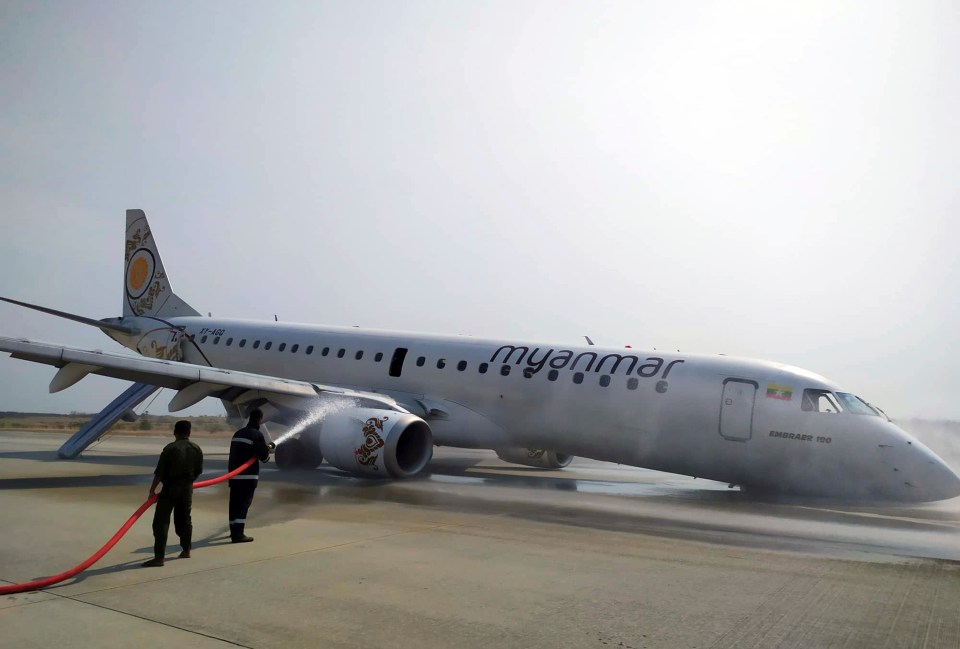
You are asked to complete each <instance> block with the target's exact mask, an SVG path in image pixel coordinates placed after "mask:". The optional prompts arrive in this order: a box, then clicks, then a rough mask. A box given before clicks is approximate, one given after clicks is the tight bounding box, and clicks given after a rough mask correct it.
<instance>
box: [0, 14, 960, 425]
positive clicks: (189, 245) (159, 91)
mask: <svg viewBox="0 0 960 649" xmlns="http://www.w3.org/2000/svg"><path fill="white" fill-rule="evenodd" d="M958 7H960V5H957V3H956V2H954V1H949V0H945V1H943V2H935V1H930V2H917V1H905V2H873V1H871V2H836V1H835V0H831V1H829V2H783V3H777V2H768V1H763V2H755V3H751V2H746V3H736V2H656V3H655V2H640V1H625V2H598V1H589V2H575V3H574V2H570V3H561V2H522V1H516V0H511V1H510V2H506V1H504V2H482V3H481V2H474V3H469V2H449V1H437V2H419V1H410V2H393V1H383V2H358V1H354V0H351V1H349V2H347V1H343V2H316V1H314V2H303V3H291V2H275V3H239V2H203V3H197V2H163V3H142V4H135V3H130V2H118V3H105V2H60V3H52V2H22V3H21V2H14V1H12V0H7V1H6V2H4V3H2V5H0V99H2V102H0V106H2V108H0V137H2V140H0V141H2V146H3V149H2V152H3V155H2V156H0V201H2V203H0V205H2V208H0V210H2V211H0V213H2V215H3V216H2V219H3V220H2V224H3V236H2V237H0V295H3V296H8V297H13V298H18V299H22V300H26V301H31V302H39V303H41V304H45V305H49V306H53V307H55V308H59V309H63V310H66V311H72V312H78V313H82V314H85V315H88V316H91V317H97V318H99V317H107V316H114V315H119V314H120V311H121V285H122V263H123V258H122V254H123V253H122V248H123V239H124V234H123V232H124V210H125V209H126V208H130V207H139V208H143V209H144V210H146V212H147V215H148V216H149V217H150V219H151V225H152V226H153V230H154V234H155V236H156V239H157V241H158V243H159V245H160V250H161V252H162V254H163V258H164V263H165V265H166V268H167V271H168V273H169V275H170V277H171V280H172V283H173V286H174V288H175V290H176V291H177V293H178V294H179V295H180V296H181V297H183V298H184V299H185V300H187V301H188V302H189V303H190V304H191V305H193V306H194V307H195V308H197V309H198V310H200V311H202V312H207V311H212V312H213V313H214V315H219V316H236V317H253V318H272V317H273V314H275V313H276V314H278V315H279V317H280V319H282V320H288V321H302V322H316V323H327V324H337V325H353V324H359V325H363V326H369V327H377V328H394V329H408V330H420V331H431V332H440V333H471V334H476V335H484V336H494V337H507V338H514V339H534V340H538V339H544V340H549V341H565V342H568V343H570V344H575V343H577V342H579V341H581V340H582V338H581V336H582V335H583V334H589V335H590V336H591V337H593V339H594V340H595V341H596V342H597V343H599V344H610V345H617V346H619V345H624V344H632V345H634V346H637V347H646V348H650V347H657V348H660V349H680V350H682V351H691V352H694V351H695V352H711V353H712V352H722V353H726V354H731V355H733V354H736V355H743V356H751V357H760V358H768V359H772V360H779V361H784V362H788V363H792V364H795V365H799V366H801V367H805V368H807V369H810V370H813V371H815V372H819V373H821V374H824V375H826V376H827V377H829V378H831V379H833V380H835V381H837V382H839V383H841V384H842V385H843V386H844V387H846V388H847V389H849V390H851V391H854V392H856V393H858V394H860V395H861V396H863V397H864V398H866V399H867V400H869V401H872V402H874V403H876V404H878V405H879V406H881V407H882V408H884V409H885V410H887V412H888V413H889V414H891V415H892V416H894V417H910V416H920V417H928V418H953V419H960V369H958V360H960V300H958V293H960V289H958V287H960V263H958V261H957V246H958V241H960V225H958V218H957V217H958V208H960V182H958V179H960V173H958V172H960V164H958V163H960V129H958V118H957V116H958V115H960V74H958V73H957V70H958V64H960V9H958ZM0 335H6V336H13V335H16V336H27V337H31V338H36V339H40V340H52V341H58V342H62V343H66V344H71V345H76V346H82V347H96V348H102V349H119V346H118V345H116V344H115V343H113V342H112V341H110V340H109V339H107V338H106V337H105V336H103V335H102V334H100V333H99V332H98V331H96V330H93V329H90V328H87V327H84V326H81V325H75V324H71V323H68V322H64V321H58V320H57V319H54V318H51V317H48V316H44V315H42V314H39V313H34V312H27V311H24V310H22V309H18V308H16V307H13V306H10V305H6V304H0ZM53 374H54V370H53V369H52V368H49V367H46V366H37V365H32V364H29V363H24V362H21V361H14V360H12V359H10V358H9V357H7V356H6V355H3V356H2V358H0V410H42V411H64V412H67V411H71V410H83V411H96V410H99V409H100V408H101V407H102V406H103V405H105V404H106V402H107V401H109V400H110V399H112V398H113V397H114V396H116V395H117V394H118V393H119V392H120V391H121V390H122V389H123V388H124V387H125V385H124V384H123V383H120V382H117V381H113V380H109V379H102V378H98V377H92V378H88V379H85V380H84V381H82V382H81V383H80V384H79V385H77V386H75V387H73V388H71V389H69V390H67V391H65V392H62V393H59V394H56V395H49V394H48V393H47V384H48V383H49V381H50V379H51V378H52V377H53ZM170 396H171V395H170V394H169V393H166V395H162V396H161V397H160V400H159V401H158V402H157V403H156V404H154V405H153V406H151V409H152V410H153V411H156V412H164V411H165V410H166V401H168V400H169V398H170ZM218 407H219V404H218V403H216V402H213V403H211V404H208V405H205V406H203V408H202V410H203V411H208V412H218V411H219V410H218Z"/></svg>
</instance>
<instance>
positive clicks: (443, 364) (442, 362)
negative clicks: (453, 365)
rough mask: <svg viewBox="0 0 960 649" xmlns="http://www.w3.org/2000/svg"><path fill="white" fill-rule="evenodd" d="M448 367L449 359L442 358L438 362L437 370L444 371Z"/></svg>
mask: <svg viewBox="0 0 960 649" xmlns="http://www.w3.org/2000/svg"><path fill="white" fill-rule="evenodd" d="M446 366H447V359H445V358H441V359H440V360H438V361H437V369H438V370H442V369H443V368H445V367H446Z"/></svg>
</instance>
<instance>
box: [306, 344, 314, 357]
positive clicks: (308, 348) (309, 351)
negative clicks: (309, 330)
mask: <svg viewBox="0 0 960 649" xmlns="http://www.w3.org/2000/svg"><path fill="white" fill-rule="evenodd" d="M312 353H313V345H307V356H309V355H310V354H312Z"/></svg>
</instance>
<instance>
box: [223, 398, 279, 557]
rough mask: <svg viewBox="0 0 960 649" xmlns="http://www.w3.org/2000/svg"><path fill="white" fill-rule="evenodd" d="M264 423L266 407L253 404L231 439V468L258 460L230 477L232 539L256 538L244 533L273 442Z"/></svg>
mask: <svg viewBox="0 0 960 649" xmlns="http://www.w3.org/2000/svg"><path fill="white" fill-rule="evenodd" d="M262 423H263V411H262V410H260V409H259V408H254V409H253V410H251V411H250V420H249V421H248V422H247V425H246V427H244V428H241V429H240V430H238V431H237V432H235V433H234V434H233V439H231V440H230V462H229V464H228V465H227V466H228V469H229V470H230V471H233V470H234V469H238V468H240V466H241V465H242V464H243V463H244V462H246V461H247V460H249V459H250V458H256V459H257V460H259V461H258V462H254V463H253V464H251V465H250V466H248V467H247V468H246V469H244V470H243V471H242V472H241V473H239V474H237V475H235V476H234V477H232V478H230V508H229V515H230V540H231V541H232V542H234V543H249V542H250V541H252V540H253V537H251V536H247V535H246V534H244V533H243V528H244V525H246V523H247V510H249V509H250V503H252V502H253V492H254V491H256V489H257V482H258V481H259V480H260V462H266V461H268V460H269V459H270V446H269V445H268V444H267V442H266V440H264V438H263V433H261V432H260V424H262Z"/></svg>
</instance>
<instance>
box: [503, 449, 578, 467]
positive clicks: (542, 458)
mask: <svg viewBox="0 0 960 649" xmlns="http://www.w3.org/2000/svg"><path fill="white" fill-rule="evenodd" d="M497 457H499V458H500V459H501V460H503V461H504V462H512V463H513V464H522V465H524V466H532V467H535V468H537V469H562V468H563V467H565V466H567V465H568V464H570V462H571V461H572V460H573V456H572V455H564V454H563V453H557V452H555V451H545V450H543V449H537V448H500V449H497Z"/></svg>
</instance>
